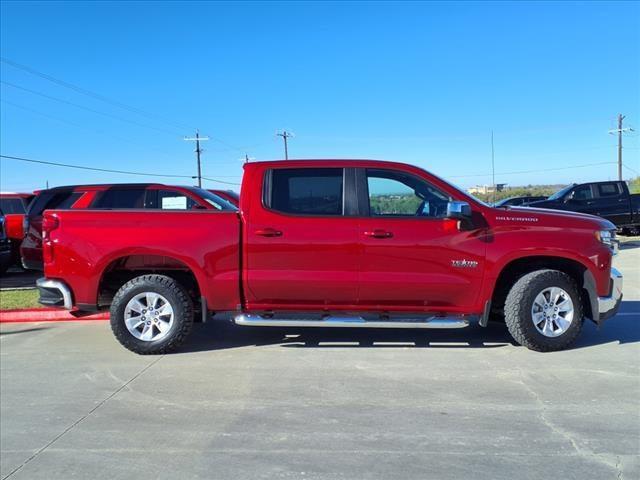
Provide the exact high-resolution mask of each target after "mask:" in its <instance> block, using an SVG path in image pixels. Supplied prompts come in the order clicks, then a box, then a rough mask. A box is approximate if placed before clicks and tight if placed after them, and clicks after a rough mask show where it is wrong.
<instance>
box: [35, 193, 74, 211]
mask: <svg viewBox="0 0 640 480" xmlns="http://www.w3.org/2000/svg"><path fill="white" fill-rule="evenodd" d="M81 196H82V193H81V192H63V193H56V194H54V195H53V196H52V197H51V198H50V199H49V201H48V202H47V204H46V205H45V207H44V208H43V211H44V210H54V209H57V210H63V209H66V208H71V206H72V205H73V204H74V203H76V201H77V200H78V199H79V198H80V197H81Z"/></svg>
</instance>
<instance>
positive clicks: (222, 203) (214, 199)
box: [188, 187, 238, 211]
mask: <svg viewBox="0 0 640 480" xmlns="http://www.w3.org/2000/svg"><path fill="white" fill-rule="evenodd" d="M188 188H189V190H191V191H192V192H193V193H195V194H196V195H197V196H199V197H200V198H202V199H203V200H204V201H205V202H207V203H208V204H209V205H211V206H213V207H214V208H215V209H217V210H229V211H236V210H238V209H237V207H236V206H235V205H233V204H232V203H230V202H228V201H226V200H225V199H224V198H222V197H219V196H218V195H216V194H215V193H211V192H209V191H208V190H205V189H203V188H198V187H188Z"/></svg>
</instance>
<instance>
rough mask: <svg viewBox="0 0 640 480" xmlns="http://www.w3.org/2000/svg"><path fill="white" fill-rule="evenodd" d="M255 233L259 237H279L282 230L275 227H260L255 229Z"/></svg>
mask: <svg viewBox="0 0 640 480" xmlns="http://www.w3.org/2000/svg"><path fill="white" fill-rule="evenodd" d="M256 235H260V236H261V237H281V236H282V232H281V231H280V230H276V229H275V228H261V229H260V230H256Z"/></svg>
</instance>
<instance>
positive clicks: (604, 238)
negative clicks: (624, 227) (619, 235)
mask: <svg viewBox="0 0 640 480" xmlns="http://www.w3.org/2000/svg"><path fill="white" fill-rule="evenodd" d="M596 238H597V239H598V241H599V242H600V243H604V244H605V245H606V246H608V247H609V248H611V250H613V253H618V240H617V239H616V232H615V230H599V231H597V232H596Z"/></svg>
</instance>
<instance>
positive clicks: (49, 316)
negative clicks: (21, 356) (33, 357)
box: [0, 308, 109, 323]
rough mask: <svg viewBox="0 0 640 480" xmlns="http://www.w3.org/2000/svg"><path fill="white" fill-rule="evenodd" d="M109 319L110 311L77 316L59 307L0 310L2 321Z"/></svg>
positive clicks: (0, 320) (83, 320) (0, 321)
mask: <svg viewBox="0 0 640 480" xmlns="http://www.w3.org/2000/svg"><path fill="white" fill-rule="evenodd" d="M95 320H109V312H99V313H96V314H93V315H86V316H81V317H76V316H74V315H73V313H71V312H68V311H66V310H60V309H59V308H23V309H11V310H0V323H28V322H85V321H95Z"/></svg>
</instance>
